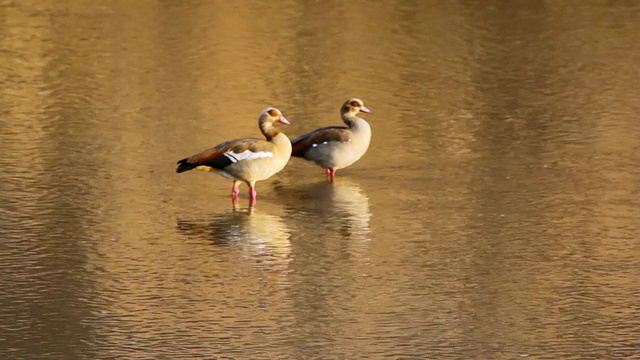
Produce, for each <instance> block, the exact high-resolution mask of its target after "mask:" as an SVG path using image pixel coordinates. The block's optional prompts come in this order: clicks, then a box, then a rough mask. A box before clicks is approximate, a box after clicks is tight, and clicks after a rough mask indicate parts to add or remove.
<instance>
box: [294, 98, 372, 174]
mask: <svg viewBox="0 0 640 360" xmlns="http://www.w3.org/2000/svg"><path fill="white" fill-rule="evenodd" d="M361 111H362V112H365V113H368V112H370V111H369V109H367V107H366V106H364V103H363V102H362V100H360V99H357V98H352V99H349V100H347V101H346V102H345V103H344V105H342V107H341V108H340V115H341V117H342V121H344V123H345V124H347V126H346V127H345V126H327V127H322V128H319V129H316V130H314V131H312V132H310V133H307V134H304V135H301V136H298V137H297V138H295V139H293V140H292V141H291V143H292V145H293V150H292V153H291V155H292V156H297V157H301V158H305V159H306V160H309V161H313V162H315V163H316V164H318V165H320V166H322V167H323V168H325V169H326V172H327V180H328V181H329V182H332V181H333V179H334V178H335V176H336V170H338V169H343V168H346V167H347V166H349V165H351V164H353V163H354V162H356V161H358V159H360V158H361V157H362V155H364V153H365V152H366V151H367V148H369V142H370V141H371V127H370V126H369V123H367V122H366V121H365V120H364V119H361V118H359V117H358V116H357V115H358V113H359V112H361Z"/></svg>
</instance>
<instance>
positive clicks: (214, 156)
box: [176, 139, 270, 173]
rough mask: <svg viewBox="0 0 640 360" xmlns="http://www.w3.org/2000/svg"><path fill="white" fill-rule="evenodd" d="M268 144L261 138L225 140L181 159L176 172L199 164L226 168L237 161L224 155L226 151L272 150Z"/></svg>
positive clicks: (237, 152)
mask: <svg viewBox="0 0 640 360" xmlns="http://www.w3.org/2000/svg"><path fill="white" fill-rule="evenodd" d="M268 145H269V143H268V142H266V141H264V140H261V139H237V140H230V141H227V142H223V143H222V144H219V145H217V146H216V147H213V148H211V149H207V150H204V151H202V152H200V153H197V154H195V155H193V156H191V157H188V158H184V159H182V160H179V161H178V168H177V169H176V172H178V173H181V172H184V171H187V170H191V169H194V168H196V167H198V166H209V167H212V168H214V169H224V168H225V167H227V166H229V165H231V164H233V163H234V162H235V161H233V159H232V158H231V157H227V156H225V155H224V154H225V153H226V152H233V153H236V154H239V153H242V152H244V151H246V150H249V151H252V152H257V151H265V150H266V151H270V149H265V148H268Z"/></svg>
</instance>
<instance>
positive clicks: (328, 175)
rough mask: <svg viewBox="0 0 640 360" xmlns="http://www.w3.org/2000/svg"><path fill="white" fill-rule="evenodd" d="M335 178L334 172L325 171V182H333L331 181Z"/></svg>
mask: <svg viewBox="0 0 640 360" xmlns="http://www.w3.org/2000/svg"><path fill="white" fill-rule="evenodd" d="M335 177H336V172H335V170H331V169H327V181H328V182H333V179H335Z"/></svg>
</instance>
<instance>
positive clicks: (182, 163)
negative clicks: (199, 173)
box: [176, 159, 197, 173]
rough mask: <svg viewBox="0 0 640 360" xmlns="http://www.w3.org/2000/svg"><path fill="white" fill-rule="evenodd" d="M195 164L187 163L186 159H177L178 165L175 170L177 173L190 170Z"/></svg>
mask: <svg viewBox="0 0 640 360" xmlns="http://www.w3.org/2000/svg"><path fill="white" fill-rule="evenodd" d="M196 167H197V165H194V164H191V163H189V161H188V160H187V159H182V160H179V161H178V167H177V168H176V172H177V173H181V172H185V171H188V170H191V169H193V168H196Z"/></svg>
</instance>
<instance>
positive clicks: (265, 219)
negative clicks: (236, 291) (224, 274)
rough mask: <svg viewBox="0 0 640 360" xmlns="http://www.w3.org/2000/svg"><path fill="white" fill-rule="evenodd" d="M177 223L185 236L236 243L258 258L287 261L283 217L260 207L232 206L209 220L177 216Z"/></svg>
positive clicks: (286, 233)
mask: <svg viewBox="0 0 640 360" xmlns="http://www.w3.org/2000/svg"><path fill="white" fill-rule="evenodd" d="M176 227H177V230H178V231H179V232H180V233H182V234H184V235H186V236H188V237H195V238H200V239H205V240H207V241H210V242H212V243H213V244H215V245H223V246H225V245H226V246H237V247H239V248H241V249H242V250H243V252H245V254H246V255H247V256H248V257H251V258H254V257H255V258H259V260H261V261H270V262H287V261H288V259H289V254H290V252H291V243H290V241H289V238H290V231H289V229H288V228H287V226H286V225H285V223H284V222H283V221H282V218H281V217H279V216H276V215H271V214H267V213H265V212H263V210H262V209H260V210H258V209H255V208H248V209H243V210H238V209H234V210H232V211H228V212H225V213H221V214H217V215H215V216H213V218H212V219H208V220H207V219H191V220H178V223H177V225H176Z"/></svg>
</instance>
